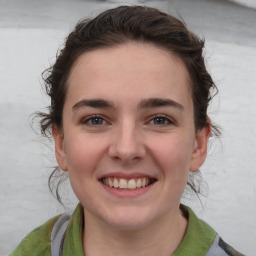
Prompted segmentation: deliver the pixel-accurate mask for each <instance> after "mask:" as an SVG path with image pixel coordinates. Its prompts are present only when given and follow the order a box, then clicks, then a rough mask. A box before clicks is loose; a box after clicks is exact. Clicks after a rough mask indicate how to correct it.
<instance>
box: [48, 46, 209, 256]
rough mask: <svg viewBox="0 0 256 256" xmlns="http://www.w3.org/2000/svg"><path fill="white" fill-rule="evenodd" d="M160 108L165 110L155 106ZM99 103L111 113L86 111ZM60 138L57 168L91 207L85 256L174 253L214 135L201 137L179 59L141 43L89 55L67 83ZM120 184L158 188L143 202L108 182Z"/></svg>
mask: <svg viewBox="0 0 256 256" xmlns="http://www.w3.org/2000/svg"><path fill="white" fill-rule="evenodd" d="M152 98H154V99H155V98H157V99H161V101H162V102H163V101H164V102H165V104H163V106H159V102H158V103H157V104H152V100H151V104H150V103H149V99H152ZM95 99H96V100H98V99H101V100H104V104H101V105H100V104H99V102H98V101H96V103H95V101H94V103H95V104H94V105H92V102H91V101H90V102H89V104H88V100H95ZM85 100H86V101H85ZM167 100H168V104H167V103H166V101H167ZM158 101H159V100H158ZM106 102H107V103H108V105H109V106H103V105H107V104H106ZM145 102H147V104H145ZM155 102H156V101H155ZM170 102H171V103H170ZM143 103H144V105H143ZM88 105H89V106H88ZM95 115H96V118H95ZM53 135H54V138H55V150H56V158H57V161H58V164H59V166H60V168H61V169H62V170H63V171H68V172H69V177H70V181H71V185H72V187H73V190H74V192H75V194H76V196H77V197H78V199H79V200H80V202H81V204H82V205H83V207H84V216H85V217H84V218H85V224H86V225H85V227H84V234H83V245H84V252H85V254H86V255H87V256H88V255H89V256H90V255H94V256H95V255H96V256H97V255H131V254H132V255H170V254H171V253H173V252H174V251H175V249H176V248H177V247H178V245H179V244H180V242H181V241H182V238H183V236H184V234H185V231H186V226H187V220H186V219H185V218H184V217H183V216H182V214H181V212H180V209H179V204H180V198H181V195H182V193H183V191H184V188H185V186H186V182H187V178H188V173H189V171H192V172H194V171H196V170H197V169H198V168H199V167H200V166H201V165H202V164H203V162H204V160H205V157H206V151H207V142H208V139H209V136H210V127H209V126H207V127H205V128H203V129H201V130H199V131H196V129H195V125H194V116H193V102H192V97H191V88H190V80H189V75H188V72H187V70H186V68H185V66H184V64H183V63H182V61H181V60H180V58H179V57H177V56H175V55H174V54H171V53H169V52H167V51H165V50H163V49H160V48H158V47H156V46H154V45H150V44H143V43H135V42H130V43H126V44H123V45H120V46H115V47H113V48H103V49H97V50H93V51H90V52H88V53H85V54H83V55H81V56H80V57H79V58H78V59H77V61H76V63H75V64H74V65H73V67H72V70H71V73H70V76H69V79H68V91H67V97H66V100H65V104H64V109H63V128H62V130H61V131H59V130H58V129H55V128H53ZM115 174H116V176H118V177H124V178H127V179H129V178H131V177H134V176H136V175H137V176H138V175H139V176H142V177H143V176H147V175H149V176H150V177H153V178H154V181H155V182H154V183H153V184H152V185H151V186H150V188H149V189H147V190H146V191H144V192H143V193H142V194H135V196H131V195H130V194H129V192H127V193H126V191H124V196H120V195H119V194H113V193H110V192H109V191H108V190H107V189H106V187H105V186H104V185H103V184H102V182H101V181H100V179H101V178H102V177H108V176H111V177H112V176H115ZM113 190H114V189H113ZM119 191H120V190H119Z"/></svg>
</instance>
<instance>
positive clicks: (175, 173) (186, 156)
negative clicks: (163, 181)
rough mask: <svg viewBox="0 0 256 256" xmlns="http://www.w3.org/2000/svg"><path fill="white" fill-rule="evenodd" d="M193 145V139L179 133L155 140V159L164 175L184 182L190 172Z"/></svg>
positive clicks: (153, 152) (153, 151)
mask: <svg viewBox="0 0 256 256" xmlns="http://www.w3.org/2000/svg"><path fill="white" fill-rule="evenodd" d="M152 143H153V141H152ZM192 147H193V146H192V140H189V139H188V138H185V136H181V135H179V134H172V135H169V136H165V138H162V139H161V140H159V139H158V141H157V140H155V141H154V147H151V148H152V149H153V150H152V155H153V156H154V160H155V161H156V162H157V164H158V166H160V168H161V170H162V172H163V175H164V176H165V177H168V178H170V179H171V180H172V181H175V182H179V181H181V182H183V183H184V181H186V180H187V175H188V172H189V167H190V162H191V157H192Z"/></svg>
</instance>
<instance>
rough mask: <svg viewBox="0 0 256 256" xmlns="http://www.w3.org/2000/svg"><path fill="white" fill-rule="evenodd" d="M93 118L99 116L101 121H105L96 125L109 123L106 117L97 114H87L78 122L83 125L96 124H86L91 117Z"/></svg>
mask: <svg viewBox="0 0 256 256" xmlns="http://www.w3.org/2000/svg"><path fill="white" fill-rule="evenodd" d="M93 118H100V119H102V120H103V122H105V123H104V124H99V125H98V126H102V125H106V124H110V122H109V121H108V120H107V118H106V117H105V116H102V115H97V114H94V115H89V116H86V117H83V118H82V119H81V121H80V123H81V124H83V125H88V126H97V125H93V124H88V122H89V121H90V120H91V119H93Z"/></svg>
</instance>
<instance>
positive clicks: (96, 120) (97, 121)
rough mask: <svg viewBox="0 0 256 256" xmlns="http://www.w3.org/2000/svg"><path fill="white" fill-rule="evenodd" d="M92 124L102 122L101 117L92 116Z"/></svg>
mask: <svg viewBox="0 0 256 256" xmlns="http://www.w3.org/2000/svg"><path fill="white" fill-rule="evenodd" d="M92 124H102V118H99V117H95V118H93V119H92Z"/></svg>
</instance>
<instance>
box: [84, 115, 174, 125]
mask: <svg viewBox="0 0 256 256" xmlns="http://www.w3.org/2000/svg"><path fill="white" fill-rule="evenodd" d="M97 119H98V121H99V120H100V121H101V123H92V122H93V121H96V122H97ZM157 119H158V121H160V120H161V121H164V123H160V124H157V123H155V121H157ZM89 122H91V123H89ZM151 122H153V123H151ZM81 123H82V124H84V125H89V126H101V125H106V124H109V123H108V122H107V121H106V119H105V118H104V117H102V116H100V115H93V116H89V117H86V118H85V119H82V121H81ZM147 124H150V125H156V126H168V125H172V124H174V122H173V120H171V119H170V118H169V117H166V116H165V115H155V116H153V117H151V118H150V120H149V121H148V122H147Z"/></svg>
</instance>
